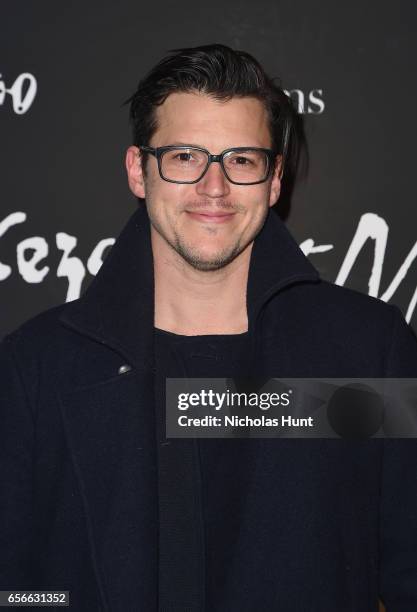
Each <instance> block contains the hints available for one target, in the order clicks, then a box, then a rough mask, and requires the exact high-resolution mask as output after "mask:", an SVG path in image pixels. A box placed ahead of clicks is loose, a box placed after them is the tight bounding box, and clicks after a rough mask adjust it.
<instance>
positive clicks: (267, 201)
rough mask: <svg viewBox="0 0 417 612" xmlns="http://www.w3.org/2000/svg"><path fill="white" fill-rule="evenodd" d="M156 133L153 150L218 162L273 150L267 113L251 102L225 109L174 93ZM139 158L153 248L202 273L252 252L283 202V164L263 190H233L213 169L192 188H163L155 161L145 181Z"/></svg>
mask: <svg viewBox="0 0 417 612" xmlns="http://www.w3.org/2000/svg"><path fill="white" fill-rule="evenodd" d="M157 125H158V128H157V130H156V132H155V133H154V135H153V136H152V138H151V142H150V143H149V146H151V147H162V146H166V145H174V144H176V145H180V144H182V145H190V146H191V145H193V146H197V147H202V148H204V149H207V150H208V151H209V152H210V153H212V154H219V153H221V152H222V151H223V150H225V149H229V148H231V147H263V148H271V144H272V143H271V135H270V131H269V125H268V116H267V111H266V109H265V108H264V105H263V104H262V103H261V102H260V101H259V100H257V99H255V98H250V97H245V98H232V99H231V100H228V101H226V102H224V101H217V100H214V99H213V98H211V97H210V96H208V95H206V94H201V93H173V94H171V95H169V96H168V98H167V99H166V100H165V102H164V103H163V104H162V105H161V106H159V107H158V108H157ZM138 154H139V151H138V149H137V147H133V146H132V147H129V149H128V152H127V156H126V167H127V171H128V177H129V185H130V188H131V190H132V191H133V193H134V194H135V195H137V196H138V197H140V198H146V205H147V210H148V215H149V218H150V221H151V230H152V233H153V239H154V240H153V242H154V244H155V238H156V239H157V242H159V243H160V240H161V239H163V241H165V243H166V244H168V245H170V247H171V248H172V249H174V250H175V251H176V252H177V253H178V254H179V255H180V256H181V257H182V258H183V259H185V260H186V261H187V262H188V263H189V264H190V265H191V266H193V267H194V268H196V269H198V270H217V269H219V268H222V267H224V266H225V265H227V264H229V263H230V262H231V261H233V259H235V258H236V257H237V256H238V255H239V254H240V253H242V252H243V251H244V249H246V248H247V247H249V246H250V245H251V244H252V242H253V240H254V238H255V237H256V235H257V234H258V232H259V231H260V230H261V228H262V226H263V224H264V221H265V218H266V215H267V212H268V208H269V207H270V206H272V205H273V204H274V203H275V202H276V201H277V199H278V197H279V192H280V178H279V170H280V167H279V158H278V159H277V163H276V165H275V168H274V172H273V174H272V176H271V177H270V178H269V179H268V181H266V182H264V183H260V184H257V185H234V184H233V183H230V181H228V179H227V178H226V177H225V175H224V174H223V171H222V168H221V166H220V164H219V163H216V162H213V163H212V164H211V165H210V166H209V169H208V171H207V173H206V174H205V175H204V177H203V178H202V179H201V180H200V181H198V182H197V183H194V184H188V185H187V184H176V183H169V182H167V181H164V180H163V179H162V178H161V177H160V175H159V172H158V165H157V160H156V159H155V157H154V156H151V155H150V156H149V159H148V161H147V168H146V170H147V172H146V175H144V174H143V173H142V169H141V165H140V160H139V156H138ZM155 232H156V233H157V235H155Z"/></svg>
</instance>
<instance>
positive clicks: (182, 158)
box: [174, 151, 192, 162]
mask: <svg viewBox="0 0 417 612" xmlns="http://www.w3.org/2000/svg"><path fill="white" fill-rule="evenodd" d="M174 158H175V159H177V160H179V161H183V162H188V161H191V158H192V155H191V153H185V152H184V151H183V152H181V153H177V154H176V155H175V156H174Z"/></svg>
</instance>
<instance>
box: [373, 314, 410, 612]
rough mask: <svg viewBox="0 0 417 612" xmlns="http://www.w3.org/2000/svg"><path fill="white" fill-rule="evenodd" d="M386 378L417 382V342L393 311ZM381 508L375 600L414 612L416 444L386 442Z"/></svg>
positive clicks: (399, 611)
mask: <svg viewBox="0 0 417 612" xmlns="http://www.w3.org/2000/svg"><path fill="white" fill-rule="evenodd" d="M392 308H393V320H394V321H393V327H392V330H393V331H392V339H391V346H390V351H389V355H388V358H387V364H386V377H387V378H415V379H417V340H416V337H415V336H414V334H413V332H412V331H411V328H410V327H409V326H408V325H407V323H406V322H405V320H404V318H403V316H402V314H401V313H400V311H399V310H398V309H397V308H396V307H392ZM383 444H384V450H383V464H382V465H383V468H382V482H381V509H380V573H379V575H380V597H381V599H382V601H383V602H384V604H385V607H386V612H415V611H416V610H417V439H415V438H414V439H412V438H407V439H385V440H384V442H383Z"/></svg>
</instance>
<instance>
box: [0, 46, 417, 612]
mask: <svg viewBox="0 0 417 612" xmlns="http://www.w3.org/2000/svg"><path fill="white" fill-rule="evenodd" d="M130 102H131V118H132V122H133V134H134V145H132V146H131V147H129V149H128V151H127V154H126V168H127V174H128V180H129V185H130V188H131V190H132V192H133V193H134V194H135V196H137V197H138V198H139V200H140V201H139V205H138V209H137V211H136V212H135V213H134V214H133V216H132V217H131V219H130V220H129V222H128V224H127V225H126V227H125V229H124V230H123V232H122V233H121V235H120V236H119V238H118V240H117V242H116V244H115V245H114V246H113V248H112V250H111V252H110V254H109V255H108V257H107V258H106V260H105V262H104V264H103V266H102V268H101V269H100V271H99V273H98V275H97V276H96V278H95V279H94V280H93V282H92V283H91V285H90V286H89V287H88V289H87V290H86V292H85V293H84V295H83V296H82V297H81V298H80V299H79V300H76V301H74V302H71V303H68V304H64V305H62V306H59V307H57V308H53V309H51V310H49V311H47V312H45V313H43V314H41V315H39V316H37V317H35V318H34V319H32V320H31V321H29V322H27V323H26V324H24V325H23V326H21V327H20V328H19V329H18V330H16V331H15V332H14V333H12V334H10V335H9V336H8V337H7V338H6V339H5V340H4V342H3V343H2V347H1V364H2V368H1V373H2V380H1V398H2V403H1V417H2V424H3V446H2V449H1V459H2V462H1V482H2V487H3V494H2V506H1V521H0V538H1V551H2V554H1V558H0V588H1V589H3V590H6V589H7V590H10V589H20V590H23V589H32V590H35V589H36V590H40V589H49V590H69V591H70V602H71V606H72V608H73V609H75V610H85V611H87V610H88V611H89V612H91V611H94V610H106V611H110V610H111V611H112V612H113V611H128V610H144V611H146V612H149V611H153V610H161V611H162V610H164V611H167V610H170V611H171V612H174V611H176V612H186V611H193V612H197V611H199V612H200V611H206V612H234V611H236V612H238V611H239V612H246V611H247V612H252V611H253V612H255V611H258V610H262V611H266V612H271V611H273V610H274V611H275V610H280V611H281V612H287V611H291V612H293V611H296V612H305V611H306V610H308V611H309V612H311V611H317V612H334V611H335V610H338V611H343V610H346V611H347V610H352V611H353V610H354V611H355V612H362V611H363V612H364V611H371V610H372V611H375V610H377V607H378V598H379V597H380V598H381V599H382V600H383V601H384V603H385V605H386V606H387V610H388V611H394V612H411V611H412V610H413V611H414V610H416V609H417V498H416V490H417V469H416V465H417V447H416V444H415V441H414V440H384V439H374V440H364V441H363V440H362V441H357V442H354V441H346V440H326V439H318V440H302V439H298V440H291V439H275V440H274V439H238V438H237V439H191V440H190V439H167V438H166V436H165V429H164V424H165V394H164V393H165V392H164V389H165V379H166V378H167V377H183V376H189V377H226V376H245V375H248V374H257V375H259V376H265V377H381V378H382V377H415V376H416V374H417V343H416V340H415V337H414V336H413V334H412V333H411V331H410V330H409V329H408V327H407V325H406V323H405V322H404V320H403V318H402V316H401V314H400V312H399V310H398V309H397V308H396V307H394V306H388V305H386V304H384V303H382V302H380V301H378V300H376V299H374V298H370V297H368V296H364V295H362V294H359V293H357V292H353V291H350V290H347V289H344V288H340V287H337V286H334V285H331V284H330V283H327V282H324V281H322V280H320V279H319V277H318V274H317V272H316V271H315V270H314V268H313V267H312V265H311V264H310V263H309V262H308V261H307V259H306V258H305V257H304V255H303V254H302V252H301V251H300V250H299V248H298V246H297V245H296V243H295V242H294V240H293V239H292V238H291V236H290V235H289V233H288V231H287V230H286V228H285V226H284V225H283V224H282V222H281V221H280V220H279V219H278V217H277V216H276V215H275V213H273V212H271V208H272V206H273V205H274V204H275V203H276V202H277V200H278V199H279V194H280V189H281V182H282V180H283V176H285V169H286V164H287V162H288V159H289V158H288V152H289V151H291V143H290V142H289V140H288V138H289V136H291V135H292V134H293V128H292V124H291V117H292V116H291V109H290V106H289V102H288V100H287V98H286V96H285V94H284V93H283V92H282V90H280V89H279V88H278V87H277V86H276V85H274V84H273V82H272V81H271V80H270V79H269V78H268V77H267V76H266V75H265V73H264V71H263V70H262V68H261V67H260V65H259V64H258V63H257V62H256V61H255V60H254V59H253V58H252V57H251V56H250V55H248V54H246V53H243V52H238V51H233V50H232V49H230V48H228V47H225V46H222V45H210V46H205V47H197V48H192V49H183V50H178V51H176V52H175V53H173V54H171V55H170V56H168V57H167V58H165V59H164V60H162V61H161V62H160V63H159V64H158V65H157V66H156V67H155V68H154V69H153V70H152V71H151V72H150V73H149V74H148V75H147V76H146V78H145V79H143V80H142V81H141V82H140V83H139V86H138V89H137V91H136V92H135V94H134V95H133V96H132V98H131V99H130Z"/></svg>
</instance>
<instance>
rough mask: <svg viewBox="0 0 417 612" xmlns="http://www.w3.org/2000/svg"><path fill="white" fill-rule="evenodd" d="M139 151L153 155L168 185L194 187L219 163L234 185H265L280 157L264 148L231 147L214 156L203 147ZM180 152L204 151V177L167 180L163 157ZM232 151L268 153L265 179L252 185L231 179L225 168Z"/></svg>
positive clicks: (173, 147)
mask: <svg viewBox="0 0 417 612" xmlns="http://www.w3.org/2000/svg"><path fill="white" fill-rule="evenodd" d="M139 149H142V150H143V151H145V153H150V154H151V155H153V156H154V157H155V158H156V160H157V162H158V171H159V176H160V177H161V179H163V180H164V181H167V182H168V183H177V184H180V185H193V184H194V183H198V182H199V181H201V179H202V178H203V176H204V175H205V174H206V172H207V170H208V169H209V167H210V164H211V163H212V162H219V164H220V165H221V167H222V170H223V174H224V175H225V177H226V178H227V180H228V181H229V182H230V183H232V184H233V185H258V184H259V183H265V181H267V180H268V178H269V177H270V175H271V171H272V170H273V167H274V161H275V159H276V157H277V156H278V153H276V152H275V151H273V150H272V149H264V148H262V147H230V149H225V150H224V151H222V152H221V153H219V154H218V155H212V154H211V153H210V151H207V149H203V148H201V147H192V146H187V145H178V146H177V145H166V146H164V147H155V148H154V147H148V146H145V145H139ZM178 149H179V150H180V151H189V150H192V151H202V152H203V153H206V155H207V158H208V160H207V166H206V168H205V170H204V171H203V173H202V175H201V176H200V177H199V178H198V179H197V180H195V181H174V180H172V179H168V178H166V176H164V175H163V173H162V156H163V154H164V153H165V152H166V151H172V150H178ZM230 151H233V152H236V153H240V152H244V151H263V152H264V153H266V155H267V159H268V169H267V171H266V175H265V178H263V179H261V180H260V181H254V182H252V183H239V182H237V181H232V180H231V178H230V177H229V176H228V174H227V171H226V168H225V167H224V162H223V159H224V156H225V155H226V153H230Z"/></svg>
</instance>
